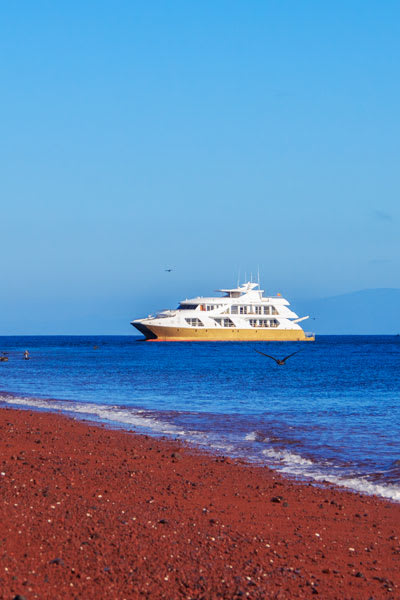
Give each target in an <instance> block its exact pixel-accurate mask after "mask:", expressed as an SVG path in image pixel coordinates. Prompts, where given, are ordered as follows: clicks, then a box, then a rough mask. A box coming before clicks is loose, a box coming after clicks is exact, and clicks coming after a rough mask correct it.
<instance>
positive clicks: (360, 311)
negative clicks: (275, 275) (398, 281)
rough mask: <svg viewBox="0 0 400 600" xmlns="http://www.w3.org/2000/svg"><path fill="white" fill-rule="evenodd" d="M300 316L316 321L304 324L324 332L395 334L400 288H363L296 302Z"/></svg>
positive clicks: (399, 314)
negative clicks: (338, 294)
mask: <svg viewBox="0 0 400 600" xmlns="http://www.w3.org/2000/svg"><path fill="white" fill-rule="evenodd" d="M293 308H294V310H295V312H296V313H297V314H298V315H299V316H303V315H310V317H315V320H311V319H310V320H307V321H304V322H303V323H301V325H302V326H303V328H304V329H305V330H306V331H315V333H316V334H320V335H325V334H328V335H331V334H332V335H334V334H338V335H346V334H348V335H379V334H380V335H393V334H397V333H400V289H397V288H377V289H368V290H360V291H358V292H351V293H349V294H341V295H340V296H331V297H329V298H320V299H310V300H307V301H299V302H296V303H295V304H293Z"/></svg>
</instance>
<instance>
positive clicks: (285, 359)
mask: <svg viewBox="0 0 400 600" xmlns="http://www.w3.org/2000/svg"><path fill="white" fill-rule="evenodd" d="M253 349H254V350H255V351H256V352H258V354H262V355H263V356H267V357H268V358H272V360H274V361H275V362H276V364H277V365H284V364H285V362H286V361H287V359H288V358H290V357H291V356H294V355H295V354H297V353H298V352H300V350H297V352H292V354H289V355H288V356H285V358H275V356H270V355H269V354H265V353H264V352H260V351H259V350H256V349H255V348H253Z"/></svg>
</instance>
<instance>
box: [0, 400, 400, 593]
mask: <svg viewBox="0 0 400 600" xmlns="http://www.w3.org/2000/svg"><path fill="white" fill-rule="evenodd" d="M0 431H1V450H2V452H1V476H0V486H1V487H0V490H1V515H0V554H1V563H0V597H1V598H2V599H10V600H11V599H13V598H15V597H25V598H26V599H27V600H30V599H32V598H40V599H50V598H51V599H55V598H79V599H84V598H85V599H87V598H96V599H103V598H107V599H108V598H110V599H114V598H115V599H118V600H122V599H124V598H127V599H128V598H141V599H142V598H151V599H157V598H168V599H175V598H177V599H179V598H186V599H189V598H193V599H194V598H196V599H218V598H227V599H233V598H260V599H261V598H263V599H265V598H275V599H280V600H283V599H292V598H311V597H313V596H316V595H318V596H319V597H321V598H323V599H324V600H325V599H330V598H337V599H340V600H343V599H352V598H354V599H356V598H357V599H362V600H368V599H374V600H377V599H379V598H385V599H389V598H393V599H398V598H400V574H399V573H400V539H399V538H400V505H399V504H395V503H390V502H388V501H385V500H382V499H378V498H375V497H368V496H361V495H359V494H353V493H351V492H344V491H340V490H338V489H336V488H333V487H327V488H324V489H323V488H320V487H315V486H312V485H308V484H300V483H296V482H292V481H289V480H285V479H283V478H282V477H280V476H279V475H277V474H276V473H274V472H273V471H271V470H269V469H267V468H263V467H254V466H253V467H252V466H248V465H246V464H244V463H241V462H240V461H233V460H229V459H223V458H220V457H216V456H213V455H207V454H203V453H200V452H196V451H194V450H193V449H190V448H186V447H184V446H182V445H180V444H179V443H178V442H173V441H165V440H155V439H152V438H148V437H146V436H141V435H136V434H133V433H132V432H121V431H115V430H109V429H106V428H104V427H101V426H95V425H91V424H87V423H82V422H78V421H75V420H73V419H68V418H66V417H63V416H59V415H53V414H46V413H33V412H28V411H15V410H11V409H2V410H1V411H0Z"/></svg>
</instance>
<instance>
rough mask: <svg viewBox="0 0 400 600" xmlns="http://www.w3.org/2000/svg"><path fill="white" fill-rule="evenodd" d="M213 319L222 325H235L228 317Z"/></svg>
mask: <svg viewBox="0 0 400 600" xmlns="http://www.w3.org/2000/svg"><path fill="white" fill-rule="evenodd" d="M214 321H215V322H216V323H217V324H218V325H221V326H222V327H235V325H234V323H233V321H231V320H230V319H214Z"/></svg>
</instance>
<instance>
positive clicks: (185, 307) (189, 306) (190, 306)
mask: <svg viewBox="0 0 400 600" xmlns="http://www.w3.org/2000/svg"><path fill="white" fill-rule="evenodd" d="M197 307H198V304H182V303H181V304H180V305H179V306H178V308H177V309H176V310H196V308H197Z"/></svg>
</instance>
